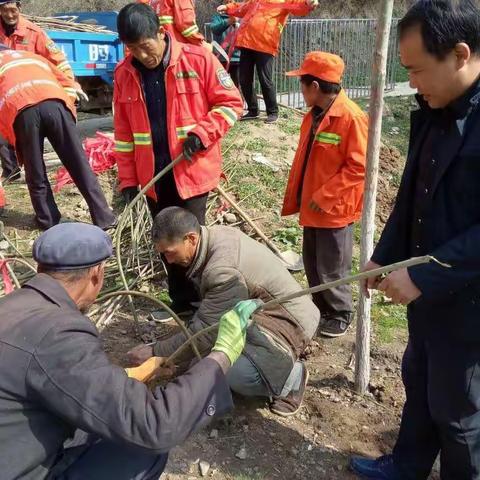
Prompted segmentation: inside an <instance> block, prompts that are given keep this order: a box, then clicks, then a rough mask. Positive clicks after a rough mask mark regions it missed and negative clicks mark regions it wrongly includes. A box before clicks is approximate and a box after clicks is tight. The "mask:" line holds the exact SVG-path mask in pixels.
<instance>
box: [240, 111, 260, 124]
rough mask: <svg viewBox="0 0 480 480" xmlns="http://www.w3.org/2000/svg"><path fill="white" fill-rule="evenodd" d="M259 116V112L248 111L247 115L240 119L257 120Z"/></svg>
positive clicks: (242, 120)
mask: <svg viewBox="0 0 480 480" xmlns="http://www.w3.org/2000/svg"><path fill="white" fill-rule="evenodd" d="M258 117H259V115H258V113H254V112H250V111H249V112H247V113H246V114H245V115H243V116H242V117H240V121H241V122H244V121H245V120H256V119H257V118H258Z"/></svg>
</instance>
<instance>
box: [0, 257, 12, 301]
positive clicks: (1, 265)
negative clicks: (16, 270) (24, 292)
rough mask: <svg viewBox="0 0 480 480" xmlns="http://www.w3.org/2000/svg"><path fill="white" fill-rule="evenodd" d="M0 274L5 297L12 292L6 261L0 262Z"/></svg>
mask: <svg viewBox="0 0 480 480" xmlns="http://www.w3.org/2000/svg"><path fill="white" fill-rule="evenodd" d="M0 273H1V274H2V279H3V284H4V290H5V295H8V294H9V293H12V292H13V283H12V279H11V278H10V274H9V273H8V268H7V260H0Z"/></svg>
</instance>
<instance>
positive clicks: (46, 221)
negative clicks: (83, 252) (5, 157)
mask: <svg viewBox="0 0 480 480" xmlns="http://www.w3.org/2000/svg"><path fill="white" fill-rule="evenodd" d="M13 128H14V131H15V136H16V140H17V144H16V151H17V154H18V156H19V158H20V160H21V161H22V163H23V165H24V167H25V180H26V182H27V186H28V191H29V193H30V199H31V201H32V205H33V209H34V210H35V218H36V221H37V224H38V226H39V227H40V228H43V229H47V228H50V227H52V226H53V225H56V224H57V223H59V222H60V218H61V214H60V211H59V210H58V207H57V205H56V203H55V199H54V197H53V193H52V189H51V186H50V183H49V181H48V178H47V171H46V168H45V163H44V161H43V145H44V141H45V138H48V140H50V143H51V144H52V147H53V148H54V150H55V152H56V153H57V155H58V157H59V158H60V160H61V162H62V163H63V165H64V166H65V168H66V169H67V171H68V173H69V174H70V176H71V177H72V179H73V181H74V182H75V185H76V186H77V188H78V189H79V190H80V193H81V194H82V195H83V198H85V200H86V202H87V205H88V207H89V209H90V215H91V217H92V221H93V223H94V224H95V225H98V226H99V227H101V228H105V227H108V226H110V225H111V224H112V223H114V221H115V216H114V214H113V212H112V210H111V209H110V208H109V206H108V204H107V201H106V199H105V196H104V194H103V192H102V189H101V188H100V184H99V183H98V179H97V177H96V176H95V174H94V173H93V171H92V169H91V168H90V165H89V164H88V161H87V158H86V157H85V152H84V151H83V147H82V142H81V140H80V137H79V135H78V133H77V129H76V125H75V120H74V118H73V116H72V114H71V113H70V112H69V111H68V109H67V107H66V106H65V105H64V104H63V103H62V102H61V101H56V100H47V101H44V102H41V103H39V104H37V105H34V106H33V107H30V108H27V109H25V110H23V111H21V112H20V113H19V114H18V115H17V118H16V119H15V123H14V125H13Z"/></svg>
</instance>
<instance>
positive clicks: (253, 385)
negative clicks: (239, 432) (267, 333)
mask: <svg viewBox="0 0 480 480" xmlns="http://www.w3.org/2000/svg"><path fill="white" fill-rule="evenodd" d="M304 368H305V367H304V365H303V363H302V362H299V361H297V362H296V363H295V365H294V366H293V368H292V371H291V372H290V375H289V377H288V378H287V381H286V382H285V385H284V387H283V390H282V393H281V394H280V397H286V396H287V395H288V394H289V393H290V392H292V391H293V392H295V391H297V390H298V389H299V388H300V384H301V382H302V374H303V369H304ZM227 382H228V385H229V386H230V388H231V389H232V390H233V391H234V392H236V393H239V394H240V395H243V396H244V397H270V396H272V394H271V392H270V389H269V388H268V386H267V384H266V383H265V381H264V380H263V378H262V376H261V375H260V372H259V371H258V370H257V367H255V365H254V364H253V363H252V362H251V361H250V360H249V359H248V358H247V357H246V356H245V355H242V356H240V358H239V359H238V360H237V361H236V362H235V364H234V365H233V366H232V368H231V369H230V370H229V371H228V373H227Z"/></svg>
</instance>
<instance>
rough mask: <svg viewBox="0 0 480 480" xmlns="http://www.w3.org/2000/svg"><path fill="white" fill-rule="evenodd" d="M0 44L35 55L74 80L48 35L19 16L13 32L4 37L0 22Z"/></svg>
mask: <svg viewBox="0 0 480 480" xmlns="http://www.w3.org/2000/svg"><path fill="white" fill-rule="evenodd" d="M0 43H3V44H4V45H6V46H7V47H8V48H11V49H12V50H21V51H26V52H32V53H36V54H37V55H40V56H42V57H44V58H46V59H47V60H48V61H49V62H51V63H53V64H54V65H55V66H56V67H57V68H58V69H59V70H60V71H62V72H63V73H64V74H65V76H66V77H68V78H70V79H72V80H73V79H74V75H73V70H72V67H71V66H70V63H69V62H68V60H67V58H66V57H65V54H64V53H63V52H62V50H60V49H59V48H58V47H57V46H56V45H55V43H54V41H53V40H51V39H50V38H49V37H48V35H47V34H46V33H45V32H44V31H43V30H42V29H41V28H40V27H39V26H37V25H35V24H34V23H32V22H30V21H29V20H27V19H26V18H24V17H23V16H22V15H20V17H19V19H18V23H17V27H16V29H15V31H14V32H13V33H12V35H10V36H9V37H7V36H6V34H5V30H4V28H3V25H2V23H1V22H0Z"/></svg>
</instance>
